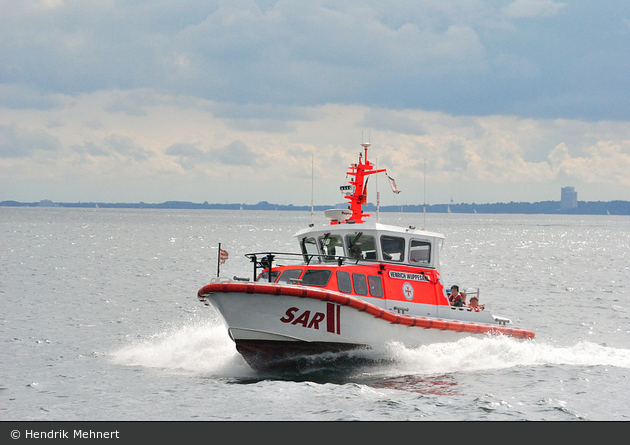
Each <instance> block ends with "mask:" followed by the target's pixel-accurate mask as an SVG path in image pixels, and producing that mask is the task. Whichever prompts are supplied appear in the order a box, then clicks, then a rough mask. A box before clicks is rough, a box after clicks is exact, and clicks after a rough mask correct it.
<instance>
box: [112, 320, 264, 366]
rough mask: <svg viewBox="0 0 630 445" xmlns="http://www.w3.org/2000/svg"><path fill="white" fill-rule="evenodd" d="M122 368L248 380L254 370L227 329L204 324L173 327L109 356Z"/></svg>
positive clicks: (212, 324)
mask: <svg viewBox="0 0 630 445" xmlns="http://www.w3.org/2000/svg"><path fill="white" fill-rule="evenodd" d="M110 358H111V360H112V361H113V362H114V363H116V364H119V365H126V366H142V367H147V368H160V369H168V370H172V371H180V372H189V373H194V374H202V375H209V376H213V377H248V376H251V375H252V374H253V371H252V370H251V368H249V366H248V365H247V364H246V363H245V360H244V359H243V358H242V357H241V356H240V354H239V353H238V352H237V351H236V347H235V346H234V343H233V342H232V340H231V339H230V338H229V337H228V335H227V332H226V329H225V327H224V326H222V325H218V324H216V322H212V321H205V322H197V323H192V324H188V325H185V326H182V327H178V328H174V329H172V330H170V331H167V332H162V333H158V334H155V335H153V336H151V337H149V338H146V339H143V340H140V341H137V342H134V343H133V344H130V345H128V346H125V347H123V348H121V349H119V350H116V351H113V352H112V353H111V354H110Z"/></svg>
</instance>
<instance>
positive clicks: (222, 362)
mask: <svg viewBox="0 0 630 445" xmlns="http://www.w3.org/2000/svg"><path fill="white" fill-rule="evenodd" d="M110 356H111V359H112V361H113V362H115V363H117V364H120V365H126V366H142V367H147V368H158V369H164V370H169V371H173V372H184V373H192V374H199V375H203V376H204V377H208V376H212V377H216V378H228V379H237V380H241V381H242V382H243V383H247V382H251V381H257V380H260V379H266V378H278V379H283V380H284V379H288V380H295V381H304V380H311V381H317V382H323V381H327V382H330V383H342V382H344V381H355V380H356V377H357V376H362V377H367V378H368V379H379V378H384V379H391V378H396V377H408V376H416V377H419V378H422V377H423V376H436V375H437V376H444V375H452V374H456V373H474V372H479V371H487V370H490V371H491V370H501V369H508V368H518V367H529V368H532V367H541V366H549V365H560V366H562V365H567V366H588V367H590V366H613V367H619V368H626V369H630V349H620V348H613V347H607V346H601V345H598V344H596V343H592V342H585V341H582V342H579V343H576V344H575V345H573V346H554V345H551V344H548V343H545V342H541V341H537V340H531V341H523V340H517V339H513V338H509V337H502V336H484V337H467V338H463V339H461V340H459V341H457V342H451V343H436V344H431V345H425V346H421V347H418V348H407V347H405V346H403V345H402V344H398V343H392V344H389V345H387V346H385V347H383V348H382V349H380V350H378V349H372V350H356V351H345V352H339V353H326V354H321V355H317V356H309V357H304V360H303V361H302V363H303V366H302V367H301V369H300V370H299V372H297V373H296V372H292V373H286V372H279V373H273V372H270V373H265V374H263V373H257V372H255V371H253V370H252V369H251V368H250V367H249V366H248V365H247V364H246V363H245V361H244V359H243V358H242V357H241V355H240V354H239V353H238V352H237V351H236V347H235V345H234V343H233V342H232V340H230V338H229V337H228V336H227V333H226V331H225V327H224V326H222V325H220V324H218V323H217V322H216V321H214V322H212V321H208V322H197V323H192V324H188V325H185V326H182V327H179V328H176V329H173V330H171V331H167V332H162V333H159V334H156V335H153V336H151V337H148V338H146V339H142V340H139V341H137V342H134V343H132V344H130V345H128V346H126V347H123V348H122V349H119V350H117V351H114V352H112V353H111V354H110Z"/></svg>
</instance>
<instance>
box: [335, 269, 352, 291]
mask: <svg viewBox="0 0 630 445" xmlns="http://www.w3.org/2000/svg"><path fill="white" fill-rule="evenodd" d="M337 288H338V289H339V292H343V293H346V294H350V293H352V280H351V279H350V273H349V272H346V271H345V270H338V271H337Z"/></svg>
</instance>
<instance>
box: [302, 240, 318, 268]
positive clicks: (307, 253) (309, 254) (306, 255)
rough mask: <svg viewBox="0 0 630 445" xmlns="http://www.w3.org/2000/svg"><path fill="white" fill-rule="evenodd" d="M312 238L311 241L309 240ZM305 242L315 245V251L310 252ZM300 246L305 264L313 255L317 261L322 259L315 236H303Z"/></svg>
mask: <svg viewBox="0 0 630 445" xmlns="http://www.w3.org/2000/svg"><path fill="white" fill-rule="evenodd" d="M311 240H312V242H311ZM307 242H308V244H309V245H313V246H314V247H315V252H310V251H308V249H307V247H306V245H307ZM300 247H301V248H302V255H303V256H304V262H305V263H306V264H309V263H310V262H311V260H312V259H313V257H315V258H316V259H317V262H318V263H321V262H322V260H321V258H320V257H319V248H318V243H317V238H315V237H314V236H313V237H308V236H305V237H303V238H302V239H301V240H300Z"/></svg>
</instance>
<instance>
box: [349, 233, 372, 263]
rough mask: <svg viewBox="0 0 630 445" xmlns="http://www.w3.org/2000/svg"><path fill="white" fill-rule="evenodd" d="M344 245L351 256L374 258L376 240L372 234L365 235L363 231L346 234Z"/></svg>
mask: <svg viewBox="0 0 630 445" xmlns="http://www.w3.org/2000/svg"><path fill="white" fill-rule="evenodd" d="M346 246H348V251H349V252H350V256H351V257H352V258H356V259H363V260H365V259H371V260H375V259H376V240H375V239H374V237H373V236H372V235H365V234H364V233H363V232H359V233H356V234H354V235H346Z"/></svg>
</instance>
